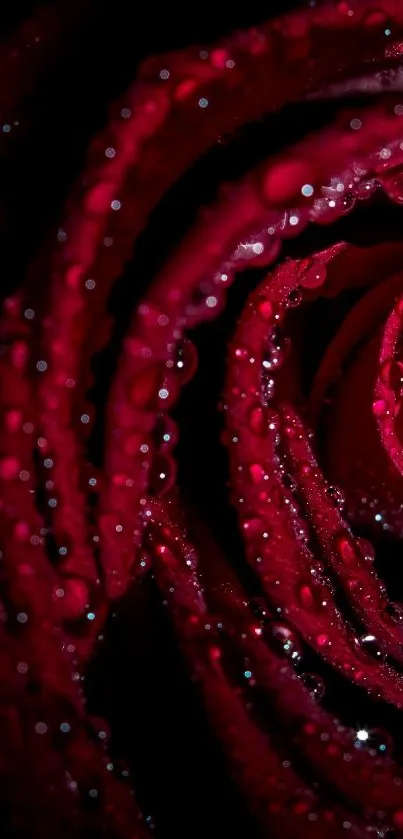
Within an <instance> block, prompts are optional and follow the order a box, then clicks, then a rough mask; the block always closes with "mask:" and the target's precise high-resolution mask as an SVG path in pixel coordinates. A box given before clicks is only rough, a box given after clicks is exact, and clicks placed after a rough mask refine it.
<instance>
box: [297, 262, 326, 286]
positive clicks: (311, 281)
mask: <svg viewBox="0 0 403 839" xmlns="http://www.w3.org/2000/svg"><path fill="white" fill-rule="evenodd" d="M326 277H327V268H326V265H323V264H322V263H321V262H315V263H314V264H313V265H311V267H310V268H308V269H307V271H305V273H304V274H303V275H302V277H301V280H300V282H301V285H302V286H304V288H319V286H321V285H323V283H324V282H325V280H326Z"/></svg>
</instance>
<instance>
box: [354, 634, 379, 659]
mask: <svg viewBox="0 0 403 839" xmlns="http://www.w3.org/2000/svg"><path fill="white" fill-rule="evenodd" d="M359 644H360V646H361V648H362V649H363V650H364V651H365V652H366V653H369V654H370V655H372V656H373V657H374V658H377V659H382V658H383V655H382V652H381V650H380V649H379V646H378V641H377V639H376V638H375V635H371V634H366V635H362V636H361V638H359Z"/></svg>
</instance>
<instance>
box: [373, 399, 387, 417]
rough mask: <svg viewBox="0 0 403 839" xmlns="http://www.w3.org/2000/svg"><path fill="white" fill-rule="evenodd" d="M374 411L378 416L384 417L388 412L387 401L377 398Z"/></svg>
mask: <svg viewBox="0 0 403 839" xmlns="http://www.w3.org/2000/svg"><path fill="white" fill-rule="evenodd" d="M372 411H373V413H374V415H375V416H376V417H383V416H384V415H385V414H386V402H385V401H384V400H383V399H376V400H375V401H374V402H373V403H372Z"/></svg>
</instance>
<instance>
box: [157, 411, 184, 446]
mask: <svg viewBox="0 0 403 839" xmlns="http://www.w3.org/2000/svg"><path fill="white" fill-rule="evenodd" d="M177 439H178V429H177V426H176V423H175V422H174V420H173V419H172V417H170V416H169V415H168V414H159V415H158V417H157V420H156V424H155V428H154V431H153V440H154V444H155V446H156V448H158V449H159V450H160V451H161V452H169V451H171V449H173V448H174V446H175V445H176V442H177Z"/></svg>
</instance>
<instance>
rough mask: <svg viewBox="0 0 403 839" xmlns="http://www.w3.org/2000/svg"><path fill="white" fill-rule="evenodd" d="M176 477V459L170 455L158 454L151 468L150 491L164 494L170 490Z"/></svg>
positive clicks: (155, 493)
mask: <svg viewBox="0 0 403 839" xmlns="http://www.w3.org/2000/svg"><path fill="white" fill-rule="evenodd" d="M175 477H176V465H175V461H174V460H173V458H172V457H170V456H169V455H162V454H161V455H156V456H155V457H154V459H153V462H152V465H151V470H150V492H151V493H152V494H153V495H164V494H165V493H166V492H168V491H169V490H170V489H171V487H172V485H173V483H174V481H175Z"/></svg>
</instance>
